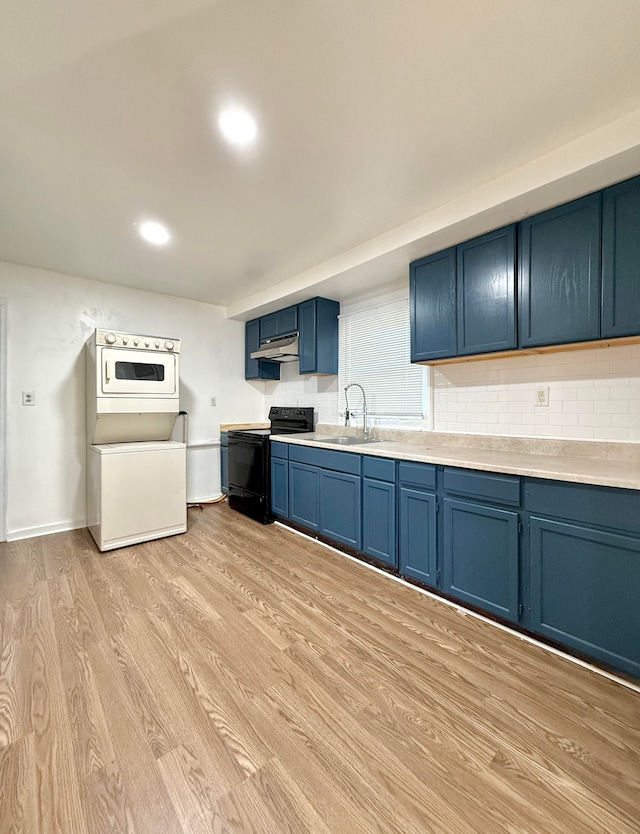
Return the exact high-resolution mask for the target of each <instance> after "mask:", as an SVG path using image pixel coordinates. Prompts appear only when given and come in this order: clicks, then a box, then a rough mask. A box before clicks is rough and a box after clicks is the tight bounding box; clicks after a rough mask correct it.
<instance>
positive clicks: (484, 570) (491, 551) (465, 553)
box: [442, 498, 519, 622]
mask: <svg viewBox="0 0 640 834" xmlns="http://www.w3.org/2000/svg"><path fill="white" fill-rule="evenodd" d="M443 511H444V529H443V557H444V558H443V568H444V571H443V573H444V585H443V587H442V590H443V591H444V592H445V593H447V594H451V596H453V597H457V598H458V599H461V600H464V601H465V602H468V603H470V604H471V605H475V606H478V607H479V608H484V609H485V610H487V611H490V612H491V613H493V614H496V615H497V616H499V617H504V618H505V619H507V620H512V621H513V622H517V620H518V602H519V578H518V571H519V554H518V544H519V542H518V525H519V518H518V513H517V512H513V511H511V510H502V509H496V508H495V507H487V506H484V505H482V504H473V503H471V502H466V501H455V500H452V499H450V498H445V499H444V501H443Z"/></svg>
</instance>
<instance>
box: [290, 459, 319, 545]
mask: <svg viewBox="0 0 640 834" xmlns="http://www.w3.org/2000/svg"><path fill="white" fill-rule="evenodd" d="M321 472H322V470H321V469H318V467H317V466H310V465H309V464H307V463H297V462H295V461H289V518H290V519H291V521H295V522H297V523H298V524H301V525H303V526H304V527H308V528H309V529H310V530H316V531H319V530H320V473H321Z"/></svg>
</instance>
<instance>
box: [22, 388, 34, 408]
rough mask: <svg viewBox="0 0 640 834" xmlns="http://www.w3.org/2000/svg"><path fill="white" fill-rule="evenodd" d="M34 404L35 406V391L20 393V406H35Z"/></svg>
mask: <svg viewBox="0 0 640 834" xmlns="http://www.w3.org/2000/svg"><path fill="white" fill-rule="evenodd" d="M35 404H36V394H35V391H23V392H22V405H35Z"/></svg>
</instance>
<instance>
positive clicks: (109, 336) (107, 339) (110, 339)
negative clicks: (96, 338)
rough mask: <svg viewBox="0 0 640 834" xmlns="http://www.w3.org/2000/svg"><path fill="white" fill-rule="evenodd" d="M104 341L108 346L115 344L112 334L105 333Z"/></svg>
mask: <svg viewBox="0 0 640 834" xmlns="http://www.w3.org/2000/svg"><path fill="white" fill-rule="evenodd" d="M104 340H105V342H106V343H107V344H108V345H113V344H115V341H116V337H115V336H114V335H113V333H105V336H104Z"/></svg>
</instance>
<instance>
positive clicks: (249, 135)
mask: <svg viewBox="0 0 640 834" xmlns="http://www.w3.org/2000/svg"><path fill="white" fill-rule="evenodd" d="M218 127H219V128H220V132H221V133H222V135H223V136H224V138H225V139H226V140H227V142H231V144H232V145H238V146H240V147H242V146H244V145H250V144H251V142H253V140H254V139H255V138H256V136H257V134H258V125H257V124H256V120H255V119H254V118H253V116H252V115H251V113H249V112H248V111H247V110H243V109H242V108H241V107H226V108H225V109H224V110H222V112H221V113H220V115H219V116H218Z"/></svg>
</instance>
